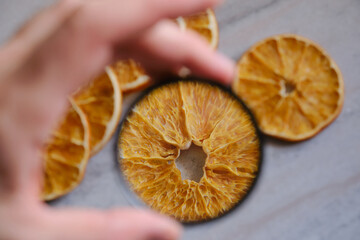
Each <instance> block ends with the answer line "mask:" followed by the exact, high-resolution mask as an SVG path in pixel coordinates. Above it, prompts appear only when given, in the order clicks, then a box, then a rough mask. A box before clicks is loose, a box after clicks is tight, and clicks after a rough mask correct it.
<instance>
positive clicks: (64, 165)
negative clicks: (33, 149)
mask: <svg viewBox="0 0 360 240" xmlns="http://www.w3.org/2000/svg"><path fill="white" fill-rule="evenodd" d="M89 155H90V132H89V125H88V122H87V119H86V116H85V114H84V113H83V112H82V111H81V109H80V108H79V107H78V106H76V104H74V102H72V101H71V106H70V108H69V110H68V112H67V114H66V116H65V118H64V120H63V121H62V122H61V124H60V126H59V127H58V128H57V129H56V130H55V131H54V132H53V134H52V138H51V140H50V142H49V143H48V144H47V146H46V148H45V153H44V173H45V176H44V188H43V192H42V198H43V199H44V200H52V199H55V198H57V197H60V196H62V195H64V194H66V193H68V192H70V191H71V190H73V189H74V188H75V187H76V186H77V185H78V184H79V183H80V181H81V180H82V178H83V175H84V172H85V168H86V165H87V161H88V159H89Z"/></svg>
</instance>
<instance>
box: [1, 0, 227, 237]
mask: <svg viewBox="0 0 360 240" xmlns="http://www.w3.org/2000/svg"><path fill="white" fill-rule="evenodd" d="M218 2H219V1H218V0H198V1H193V0H182V1H167V0H131V1H130V0H127V1H119V0H103V1H97V0H88V1H84V0H67V1H65V0H64V1H61V2H59V3H58V4H56V5H54V6H53V7H50V8H49V9H47V10H46V11H44V12H42V13H40V14H39V15H37V16H36V17H35V18H34V19H33V20H32V21H30V22H29V23H28V24H27V25H26V26H25V27H24V28H23V29H21V30H20V31H19V32H18V33H17V34H16V35H15V36H14V38H13V39H11V40H10V42H9V43H8V44H6V45H5V46H3V47H2V48H1V49H0V116H1V117H0V239H36V240H39V239H40V240H41V239H87V240H88V239H154V238H156V239H175V238H177V237H178V236H179V233H180V231H181V228H180V227H179V225H177V224H176V223H175V222H173V221H171V220H169V219H167V218H165V217H163V216H159V215H157V214H155V213H151V212H149V211H141V210H130V209H116V210H110V211H106V212H101V211H95V210H70V209H67V210H63V209H62V210H53V209H50V208H48V207H46V206H45V205H44V204H42V203H41V202H40V200H39V195H40V191H41V188H40V187H41V179H42V169H41V166H42V161H41V156H40V154H39V152H40V149H41V146H42V145H43V143H44V140H45V139H46V138H47V137H48V134H49V133H50V131H51V129H52V128H53V127H54V126H55V124H56V123H57V121H58V119H59V117H60V116H61V115H62V114H63V112H64V111H65V109H66V105H67V101H66V97H67V96H68V95H69V94H70V93H72V92H73V91H74V90H76V89H77V88H78V87H80V86H82V85H84V84H85V83H86V82H88V81H89V80H91V79H92V78H93V77H94V76H95V75H96V74H98V73H99V72H100V71H101V70H102V69H103V68H104V66H105V65H107V64H109V63H111V62H112V61H113V60H115V59H117V58H129V57H131V58H134V59H136V60H139V61H141V63H142V64H143V65H144V66H145V68H147V69H148V70H150V71H164V70H169V69H170V70H171V71H174V72H176V71H178V70H179V69H180V67H182V66H186V67H188V68H189V69H191V70H192V72H194V73H195V74H198V75H203V76H206V77H210V78H214V79H218V80H219V81H223V82H225V83H226V82H229V81H230V80H231V79H232V74H233V71H234V67H233V64H232V62H231V61H229V60H227V59H226V58H224V57H223V56H221V55H219V54H218V53H216V52H214V51H212V50H211V49H210V48H209V47H208V46H207V44H206V43H205V41H203V40H202V39H200V38H198V37H197V36H196V35H195V34H193V33H182V32H180V30H179V29H178V28H177V27H176V26H175V25H173V24H172V23H171V22H169V21H161V22H159V21H160V20H161V19H163V18H174V17H177V16H179V15H187V14H190V13H193V12H197V11H200V10H203V9H205V8H207V7H212V6H214V5H215V4H217V3H218ZM154 24H155V25H154Z"/></svg>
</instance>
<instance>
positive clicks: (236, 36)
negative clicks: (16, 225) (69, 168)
mask: <svg viewBox="0 0 360 240" xmlns="http://www.w3.org/2000/svg"><path fill="white" fill-rule="evenodd" d="M53 2H54V1H53V0H32V1H28V0H1V1H0V43H1V44H3V43H5V42H6V40H7V39H8V38H9V37H10V36H11V35H12V33H13V32H14V31H15V30H16V29H18V28H19V27H20V26H21V25H22V24H23V23H24V21H26V20H27V19H29V18H30V17H31V16H32V15H33V14H34V13H36V12H37V11H38V10H39V9H41V8H43V7H45V6H48V5H50V4H51V3H53ZM215 12H216V16H217V19H218V21H219V28H220V45H219V49H220V51H222V52H223V53H225V54H226V55H227V56H229V57H231V58H232V59H234V60H237V59H238V58H239V57H240V56H241V54H242V53H243V52H244V51H245V50H246V49H247V48H248V47H250V46H251V45H252V44H254V43H255V42H257V41H259V40H261V39H263V38H265V37H268V36H271V35H274V34H279V33H295V34H300V35H303V36H305V37H308V38H310V39H312V40H314V41H315V42H317V43H319V44H320V45H322V46H323V47H324V48H325V49H326V50H327V51H328V53H329V54H330V55H331V56H332V57H333V59H334V60H335V61H336V62H337V64H338V65H339V67H340V69H341V71H342V73H343V75H344V80H345V104H344V108H343V111H342V113H341V115H340V116H339V117H338V119H337V120H336V121H335V122H334V123H333V124H331V125H330V126H329V127H328V128H327V129H326V130H325V131H323V132H321V133H320V134H319V135H317V136H316V137H314V138H313V139H310V140H308V141H305V142H301V143H295V144H289V143H284V142H280V141H276V140H273V139H270V138H266V139H265V146H264V161H263V166H262V172H261V175H260V178H259V181H258V183H257V185H256V187H255V189H254V191H253V192H252V193H251V195H250V196H249V198H247V199H246V201H245V202H244V203H243V204H241V206H239V207H237V208H236V209H235V210H234V211H232V212H231V213H230V214H228V215H226V216H225V217H222V218H220V219H218V220H215V221H212V222H209V223H204V224H199V225H192V226H187V227H186V228H185V234H184V239H261V240H262V239H266V240H270V239H277V240H279V239H307V240H320V239H326V240H332V239H334V240H338V239H347V240H357V239H359V236H360V124H359V123H360V78H359V76H360V27H359V23H360V1H359V0H342V1H337V0H316V1H314V0H252V1H250V0H247V1H245V0H227V1H226V2H225V4H224V5H223V6H221V7H219V8H218V9H216V10H215ZM136 96H137V94H133V95H128V96H126V98H125V103H124V104H125V105H124V110H125V111H124V113H125V112H126V109H127V108H128V107H129V104H130V103H131V102H132V101H133V100H134V99H135V97H136ZM124 113H123V114H124ZM115 141H116V136H115V137H114V138H113V139H112V141H111V142H110V144H108V145H107V146H106V147H105V148H104V149H103V150H102V151H101V152H100V153H99V154H98V155H96V156H95V157H93V158H92V159H91V160H90V163H89V166H88V170H87V173H86V175H85V178H84V180H83V182H82V184H81V185H80V186H79V187H78V188H77V189H75V190H74V191H73V192H72V193H70V194H69V195H67V196H64V197H62V198H61V199H59V200H57V201H55V202H52V203H50V204H51V205H52V206H54V207H60V206H81V207H96V208H104V209H105V208H110V207H118V206H130V205H133V206H134V205H135V206H137V205H139V204H138V202H137V201H136V200H134V199H133V198H134V196H133V195H132V194H131V193H130V192H129V191H128V190H127V189H126V187H125V186H124V185H123V182H122V181H121V178H120V177H119V171H118V169H117V168H116V165H115V150H114V148H115V147H114V146H115Z"/></svg>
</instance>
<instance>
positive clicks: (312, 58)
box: [232, 35, 344, 141]
mask: <svg viewBox="0 0 360 240" xmlns="http://www.w3.org/2000/svg"><path fill="white" fill-rule="evenodd" d="M232 89H233V91H234V92H235V93H236V94H237V95H238V96H239V97H241V98H242V99H243V100H244V102H245V103H246V104H247V106H248V107H249V108H250V109H251V110H252V111H253V113H254V114H255V118H256V119H257V121H258V123H259V127H260V129H261V130H262V131H263V132H264V133H265V134H268V135H271V136H274V137H277V138H280V139H284V140H288V141H301V140H305V139H308V138H311V137H313V136H314V135H316V134H317V133H319V132H320V131H321V130H322V129H323V128H324V127H326V126H327V125H329V124H330V123H331V122H332V121H334V120H335V118H336V117H337V116H338V115H339V114H340V112H341V109H342V105H343V102H344V83H343V78H342V75H341V72H340V70H339V68H338V67H337V65H336V63H335V62H334V61H333V60H332V59H331V57H330V56H329V55H328V54H327V53H326V52H325V51H324V50H323V49H322V48H321V47H320V46H318V45H317V44H315V43H314V42H312V41H311V40H308V39H306V38H303V37H300V36H296V35H278V36H274V37H270V38H267V39H265V40H263V41H261V42H259V43H257V44H255V46H253V47H251V48H250V50H248V51H247V52H246V53H245V54H244V55H243V56H242V57H241V59H240V60H239V62H238V74H237V79H236V80H235V81H234V83H233V86H232Z"/></svg>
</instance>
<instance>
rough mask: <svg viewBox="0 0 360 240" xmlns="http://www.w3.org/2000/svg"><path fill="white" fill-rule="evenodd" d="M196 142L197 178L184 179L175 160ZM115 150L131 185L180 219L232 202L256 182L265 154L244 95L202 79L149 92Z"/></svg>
mask: <svg viewBox="0 0 360 240" xmlns="http://www.w3.org/2000/svg"><path fill="white" fill-rule="evenodd" d="M192 143H193V144H196V145H198V146H201V147H202V149H203V151H204V152H205V153H206V154H207V158H206V161H205V166H204V168H203V171H204V175H203V177H202V178H201V179H200V181H199V182H195V181H192V180H189V179H186V180H184V179H182V178H181V173H180V171H179V169H178V168H177V167H176V165H175V160H176V159H177V158H178V157H179V154H180V151H181V150H184V149H188V148H189V147H190V145H191V144H192ZM118 147H119V162H120V166H121V169H122V171H123V174H124V176H125V177H126V179H127V181H128V182H129V184H130V186H131V188H132V190H134V191H135V192H136V193H137V194H138V196H139V197H140V198H141V199H142V200H143V201H144V202H145V203H147V204H148V205H150V206H151V207H152V208H154V209H156V210H158V211H160V212H161V213H164V214H166V215H169V216H172V217H174V218H176V219H178V220H180V221H182V222H197V221H203V220H208V219H212V218H215V217H218V216H220V215H221V214H223V213H225V212H227V211H228V210H230V209H231V208H232V207H234V206H235V205H236V204H237V203H238V202H239V201H240V200H241V199H242V198H243V197H244V196H245V195H246V194H247V193H248V191H249V189H250V187H251V186H252V184H253V183H254V180H255V177H256V176H257V172H258V169H259V162H260V154H261V153H260V140H259V138H258V135H257V131H256V128H255V125H254V123H253V122H252V120H251V117H250V115H249V113H248V112H247V111H246V110H245V109H244V107H243V105H242V104H241V103H240V102H239V100H237V99H236V98H235V97H233V96H232V95H231V94H230V93H228V92H227V91H225V90H223V89H222V88H220V87H218V86H216V85H211V84H209V83H205V82H200V81H180V82H173V83H167V84H165V85H161V86H160V87H157V88H155V89H153V90H152V91H150V92H149V93H148V94H147V95H146V96H145V97H143V98H142V99H141V100H139V101H138V102H137V103H136V105H135V106H134V107H133V108H132V110H131V111H130V113H129V114H128V115H127V117H126V119H125V120H124V122H123V125H122V128H121V131H120V136H119V142H118Z"/></svg>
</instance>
